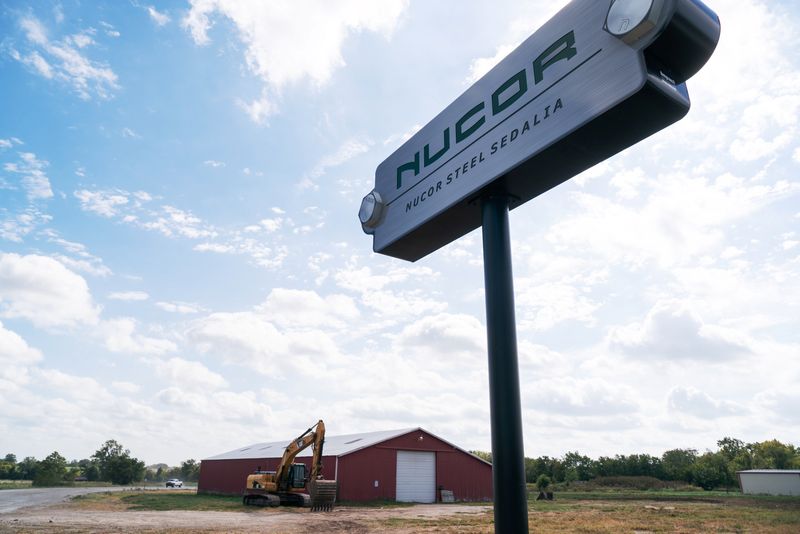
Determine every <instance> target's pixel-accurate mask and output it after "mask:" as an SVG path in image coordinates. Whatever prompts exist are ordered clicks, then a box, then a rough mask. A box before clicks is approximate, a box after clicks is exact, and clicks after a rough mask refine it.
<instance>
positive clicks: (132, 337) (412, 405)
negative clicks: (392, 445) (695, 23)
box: [0, 0, 800, 465]
mask: <svg viewBox="0 0 800 534" xmlns="http://www.w3.org/2000/svg"><path fill="white" fill-rule="evenodd" d="M708 3H709V5H710V7H712V8H713V9H714V10H715V11H716V12H717V13H718V14H719V16H720V19H721V21H722V36H721V40H720V43H719V46H718V48H717V50H716V52H715V54H714V55H713V57H712V58H711V60H710V61H709V63H708V64H707V65H706V66H705V67H704V68H703V69H702V70H701V71H700V72H699V73H698V74H697V75H696V76H694V77H693V78H692V79H691V80H689V82H688V83H687V86H688V90H689V94H690V96H691V99H692V109H691V110H690V112H689V114H688V115H687V116H686V117H685V118H684V119H683V120H681V121H680V122H678V123H676V124H675V125H673V126H671V127H669V128H667V129H665V130H663V131H661V132H659V133H657V134H655V135H653V136H652V137H650V138H648V139H646V140H644V141H642V142H640V143H638V144H637V145H635V146H634V147H631V148H629V149H627V150H625V151H623V152H622V153H620V154H618V155H616V156H614V157H612V158H610V159H608V160H606V161H605V162H602V163H600V164H598V165H596V166H595V167H593V168H591V169H589V170H587V171H585V172H584V173H582V174H580V175H578V176H576V177H574V178H573V179H571V180H570V181H568V182H566V183H564V184H562V185H560V186H558V187H556V188H555V189H553V190H551V191H549V192H547V193H546V194H544V195H542V196H540V197H537V198H536V199H533V200H532V201H530V202H528V203H527V204H525V205H523V206H521V207H519V208H517V209H515V210H513V211H512V212H511V214H510V223H511V237H512V254H513V267H514V284H515V291H516V313H517V329H518V343H519V360H520V383H521V393H522V408H523V431H524V444H525V452H526V455H527V456H530V457H535V456H540V455H550V456H562V455H563V454H564V453H566V452H568V451H579V452H580V453H583V454H586V455H589V456H592V457H597V456H600V455H606V456H610V455H615V454H630V453H650V454H656V455H660V454H661V453H663V452H664V451H665V450H669V449H673V448H689V447H691V448H695V449H698V450H699V451H701V452H702V451H704V450H706V449H712V450H714V449H715V448H716V441H717V440H718V439H721V438H722V437H725V436H731V437H736V438H739V439H742V440H745V441H749V442H752V441H763V440H766V439H772V438H776V439H779V440H781V441H784V442H790V443H794V444H795V445H800V440H798V438H797V436H798V435H799V434H798V429H799V428H800V410H798V409H797V407H798V406H800V357H799V356H800V297H799V296H800V202H798V200H800V181H799V180H798V170H799V169H800V138H799V137H798V131H799V126H798V117H799V116H800V55H798V54H797V50H798V46H799V45H800V42H798V41H799V40H800V8H799V7H798V6H797V4H796V3H795V2H792V1H789V0H785V1H769V2H766V1H760V0H713V1H712V0H709V2H708ZM564 4H565V2H550V1H544V0H531V1H526V2H520V1H519V0H493V1H492V2H487V1H478V0H470V1H464V0H438V1H436V2H427V1H422V0H382V1H381V2H374V1H372V0H336V1H322V0H318V1H314V0H305V1H299V0H285V1H284V0H270V1H268V2H262V1H258V0H248V1H245V0H188V1H187V0H180V1H174V2H157V3H153V4H150V3H147V2H146V1H136V0H133V1H116V0H114V1H111V0H108V1H98V2H89V1H77V0H74V1H69V0H62V1H43V2H14V1H9V0H0V454H3V455H4V454H6V453H14V454H16V455H17V457H19V458H22V457H24V456H36V457H37V458H42V457H44V456H46V455H47V454H49V453H50V452H52V451H54V450H57V451H59V452H60V453H61V454H62V455H64V456H66V457H67V458H70V459H72V458H86V457H89V456H90V455H91V454H92V453H93V452H94V451H95V450H97V449H98V448H99V447H100V445H101V444H102V443H103V442H104V441H106V440H108V439H115V440H117V441H119V442H120V443H122V444H123V445H124V446H125V447H127V448H129V449H130V450H131V454H133V455H134V456H136V457H137V458H140V459H143V460H145V461H146V462H147V463H148V464H151V463H156V462H166V463H169V464H171V465H177V464H178V463H179V462H180V461H182V460H185V459H187V458H195V459H201V458H206V457H209V456H213V455H215V454H218V453H221V452H224V451H228V450H231V449H235V448H237V447H240V446H243V445H247V444H251V443H255V442H260V441H276V440H281V439H287V440H288V439H290V438H292V437H294V436H296V435H297V434H299V433H300V432H302V431H303V430H305V429H306V428H308V427H309V426H311V425H312V424H314V423H315V422H316V421H317V420H318V419H323V420H324V421H325V423H326V426H327V429H328V432H329V433H330V434H331V435H339V434H349V433H358V432H369V431H375V430H389V429H401V428H416V427H422V428H424V429H426V430H428V431H430V432H432V433H434V434H436V435H439V436H441V437H443V438H444V439H446V440H448V441H450V442H452V443H454V444H456V445H458V446H460V447H462V448H464V449H480V450H489V449H490V447H491V445H490V423H489V394H488V379H487V374H488V366H487V356H486V329H485V310H484V294H483V266H482V249H481V236H480V232H479V231H476V232H472V233H470V234H468V235H466V236H464V237H462V238H460V239H458V240H457V241H455V242H453V243H451V244H450V245H448V246H446V247H444V248H442V249H440V250H439V251H436V252H435V253H433V254H430V255H429V256H427V257H425V258H423V259H421V260H419V261H417V262H415V263H409V262H405V261H402V260H397V259H393V258H388V257H385V256H381V255H378V254H375V253H373V252H372V239H371V237H369V236H367V235H365V234H364V233H363V232H362V230H361V226H360V223H359V221H358V217H357V212H358V208H359V205H360V202H361V198H362V197H363V196H364V195H365V194H366V193H368V192H369V191H370V190H371V189H372V187H373V184H374V173H375V168H376V167H377V166H378V164H380V162H381V161H383V160H384V159H385V158H386V157H388V156H389V155H390V154H391V153H392V152H393V151H394V150H396V149H397V148H398V147H399V146H400V145H401V144H402V143H403V142H404V141H405V140H406V139H408V138H409V137H410V136H411V135H413V133H414V132H416V131H417V130H418V129H419V128H420V127H421V126H423V125H425V124H426V123H427V122H428V121H430V120H431V119H432V118H433V117H434V116H435V115H436V114H438V113H439V112H440V111H441V110H442V109H444V108H445V107H446V106H447V105H448V104H449V103H450V102H452V101H453V100H454V99H455V98H456V97H457V96H459V95H460V94H461V93H463V92H464V91H465V90H466V89H467V88H468V87H469V86H470V85H471V84H472V83H473V82H474V81H475V80H477V79H478V78H480V76H482V74H483V73H485V72H486V71H487V70H488V69H490V68H491V67H492V66H493V65H494V64H496V63H497V62H498V61H499V60H500V59H502V58H503V57H504V56H505V55H506V54H507V53H508V52H510V51H511V50H513V48H514V47H516V46H517V45H518V44H519V43H520V42H522V40H524V39H525V38H526V37H527V36H529V35H530V34H531V33H533V32H534V31H535V30H536V28H538V27H539V26H540V25H541V24H543V23H544V22H545V21H546V20H548V19H549V18H550V17H551V16H552V15H553V14H554V13H555V12H557V11H558V9H560V7H561V6H562V5H564Z"/></svg>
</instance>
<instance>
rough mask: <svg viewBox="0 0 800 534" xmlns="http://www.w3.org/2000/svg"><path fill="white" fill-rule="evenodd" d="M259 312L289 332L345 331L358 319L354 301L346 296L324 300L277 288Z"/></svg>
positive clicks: (308, 292)
mask: <svg viewBox="0 0 800 534" xmlns="http://www.w3.org/2000/svg"><path fill="white" fill-rule="evenodd" d="M256 311H258V312H260V313H262V314H264V317H265V318H266V319H268V320H270V321H272V322H274V323H275V324H279V325H281V326H284V327H287V328H293V327H294V328H296V327H301V328H308V327H329V328H332V329H339V328H346V327H347V325H348V324H349V323H352V322H354V321H356V320H358V318H359V315H360V313H359V311H358V308H357V307H356V305H355V303H354V302H353V300H352V299H351V298H350V297H348V296H345V295H328V296H326V297H324V298H323V297H321V296H320V295H319V294H317V293H316V292H314V291H305V290H297V289H283V288H275V289H273V290H272V291H270V294H269V296H268V297H267V299H266V300H265V301H264V302H263V303H262V304H261V305H259V306H257V307H256Z"/></svg>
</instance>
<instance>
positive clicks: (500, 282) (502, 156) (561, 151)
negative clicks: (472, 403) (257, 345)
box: [358, 0, 720, 534]
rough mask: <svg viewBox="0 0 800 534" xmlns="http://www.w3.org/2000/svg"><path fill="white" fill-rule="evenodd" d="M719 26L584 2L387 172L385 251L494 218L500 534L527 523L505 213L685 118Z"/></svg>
mask: <svg viewBox="0 0 800 534" xmlns="http://www.w3.org/2000/svg"><path fill="white" fill-rule="evenodd" d="M719 34H720V22H719V18H718V17H717V15H716V14H715V13H714V12H713V11H712V10H711V9H709V8H708V7H707V6H706V5H705V4H703V3H702V2H701V1H700V0H573V1H572V2H570V3H568V4H567V5H566V6H565V7H564V8H563V9H562V10H561V11H559V12H558V13H557V14H556V15H555V16H553V17H552V18H551V19H550V20H549V21H547V22H546V23H545V24H544V25H543V26H542V27H541V28H539V29H538V30H536V32H535V33H534V34H533V35H531V36H530V37H528V39H526V40H525V41H524V42H523V43H522V44H521V45H520V46H519V47H517V48H516V49H515V50H514V51H512V52H511V53H510V54H509V55H508V56H506V58H505V59H503V60H502V61H501V62H500V63H498V64H497V65H496V66H495V67H494V68H493V69H492V70H490V71H489V72H488V73H487V74H486V75H484V76H483V77H482V78H481V79H480V80H478V81H477V82H475V83H474V84H473V85H472V86H471V87H470V88H469V89H467V90H466V91H465V92H464V93H463V94H462V95H461V96H459V97H458V98H456V99H455V100H454V101H453V102H452V103H451V104H450V105H449V106H447V107H446V108H445V109H444V110H443V111H442V112H441V113H439V114H438V115H437V116H436V117H435V118H434V119H433V120H431V121H430V122H429V123H428V124H427V125H426V126H425V127H423V128H422V129H421V130H419V131H418V132H417V133H416V134H415V135H414V136H413V137H411V138H410V139H409V140H408V141H406V142H405V143H404V144H403V145H402V146H401V147H400V148H399V149H397V150H396V151H395V152H394V153H392V154H391V155H389V157H388V158H386V160H384V161H383V162H382V163H381V164H380V165H379V166H378V168H377V169H376V172H375V187H374V189H373V190H372V191H371V192H370V193H368V194H367V195H366V196H365V197H364V199H363V201H362V203H361V207H360V210H359V214H358V216H359V221H360V223H361V227H362V229H363V230H364V232H365V233H367V234H369V235H372V237H373V250H374V251H375V252H377V253H379V254H385V255H388V256H393V257H396V258H400V259H404V260H408V261H416V260H418V259H420V258H422V257H424V256H426V255H428V254H430V253H431V252H433V251H435V250H438V249H439V248H441V247H443V246H444V245H446V244H448V243H450V242H451V241H454V240H455V239H458V238H459V237H461V236H463V235H464V234H466V233H468V232H470V231H472V230H474V229H475V228H477V227H479V226H481V227H482V229H483V257H484V279H485V284H486V322H487V335H488V341H489V343H488V352H489V354H488V359H489V396H490V403H491V427H492V457H493V484H494V518H495V532H498V533H513V534H518V533H524V532H527V531H528V516H527V495H526V488H525V472H524V457H523V454H524V450H523V446H522V444H523V441H522V417H521V407H520V390H519V368H518V363H517V345H516V323H515V319H514V291H513V277H512V270H511V247H510V238H509V231H508V212H509V210H510V209H515V208H517V207H519V206H520V205H522V204H524V203H525V202H527V201H528V200H531V199H532V198H534V197H536V196H539V195H541V194H542V193H544V192H545V191H547V190H549V189H551V188H553V187H555V186H557V185H558V184H560V183H562V182H564V181H566V180H568V179H570V178H571V177H573V176H575V175H576V174H578V173H580V172H582V171H583V170H585V169H587V168H589V167H591V166H593V165H595V164H596V163H599V162H600V161H603V160H604V159H606V158H608V157H610V156H612V155H614V154H616V153H618V152H620V151H622V150H624V149H626V148H628V147H629V146H631V145H633V144H635V143H637V142H639V141H641V140H642V139H645V138H646V137H648V136H650V135H652V134H654V133H656V132H657V131H659V130H661V129H663V128H665V127H667V126H669V125H670V124H672V123H674V122H676V121H678V120H680V119H681V118H683V117H684V116H685V115H686V113H688V111H689V107H690V100H689V93H688V90H687V88H686V83H685V82H686V80H687V79H689V78H690V77H691V76H693V75H694V74H695V73H697V72H698V71H699V70H700V68H701V67H702V66H703V65H704V64H705V63H706V62H707V61H708V59H709V58H710V57H711V54H712V53H713V51H714V49H715V47H716V45H717V42H718V41H719Z"/></svg>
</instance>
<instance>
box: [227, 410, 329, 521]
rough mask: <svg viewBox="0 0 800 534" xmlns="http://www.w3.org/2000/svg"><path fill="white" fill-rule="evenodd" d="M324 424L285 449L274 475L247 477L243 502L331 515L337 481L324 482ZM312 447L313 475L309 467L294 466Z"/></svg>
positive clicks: (257, 473) (258, 474)
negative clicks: (307, 471)
mask: <svg viewBox="0 0 800 534" xmlns="http://www.w3.org/2000/svg"><path fill="white" fill-rule="evenodd" d="M324 443H325V423H323V422H322V420H321V419H320V420H319V422H317V424H316V425H314V426H312V427H311V428H309V429H308V430H306V431H305V432H303V433H302V434H300V436H298V437H297V438H295V439H294V440H292V441H291V443H289V445H287V446H286V449H285V450H284V451H283V457H282V458H281V463H280V464H278V467H277V469H276V470H275V471H261V469H260V468H259V470H257V471H256V472H254V473H252V474H250V475H248V476H247V486H246V487H245V489H244V496H243V499H242V500H243V502H244V504H246V505H254V506H281V505H283V506H304V507H311V511H312V512H316V511H331V510H333V503H334V501H336V481H335V480H324V479H323V478H322V473H321V472H322V445H323V444H324ZM308 447H313V449H312V450H313V455H312V459H311V472H310V473H309V474H308V476H306V465H305V464H302V463H298V464H296V463H293V461H294V459H295V458H296V457H297V455H298V454H300V452H301V451H303V450H304V449H306V448H308Z"/></svg>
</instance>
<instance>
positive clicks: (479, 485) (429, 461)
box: [197, 428, 492, 503]
mask: <svg viewBox="0 0 800 534" xmlns="http://www.w3.org/2000/svg"><path fill="white" fill-rule="evenodd" d="M289 441H290V440H288V439H287V440H283V441H275V442H269V443H256V444H253V445H248V446H245V447H240V448H238V449H235V450H232V451H229V452H226V453H223V454H218V455H216V456H212V457H211V458H206V459H204V460H202V462H201V463H200V480H199V482H198V484H197V492H198V493H221V494H231V495H241V494H242V490H244V486H245V481H246V480H247V475H248V474H250V473H252V472H253V471H255V470H257V469H263V470H271V469H275V467H276V466H277V465H278V463H279V462H280V458H281V455H282V454H283V450H284V448H285V447H286V445H287V444H288V443H289ZM295 462H303V463H306V464H307V465H308V464H310V462H311V450H310V449H307V450H305V451H303V452H302V453H300V454H299V455H298V457H297V459H296V460H295ZM322 464H323V467H322V475H323V477H324V478H327V479H335V480H337V481H338V496H337V500H339V501H372V500H396V501H402V502H423V503H432V502H441V501H442V495H443V494H444V495H445V496H447V498H448V500H450V499H451V498H452V499H453V500H455V501H490V500H491V499H492V465H491V464H490V463H488V462H486V461H485V460H482V459H481V458H478V457H477V456H475V455H473V454H470V453H469V452H467V451H466V450H464V449H461V448H459V447H457V446H455V445H453V444H451V443H449V442H447V441H445V440H444V439H442V438H440V437H437V436H435V435H433V434H431V433H430V432H427V431H426V430H423V429H422V428H412V429H403V430H386V431H380V432H367V433H362V434H349V435H345V436H327V437H326V438H325V445H324V448H323V457H322ZM451 495H452V497H450V496H451Z"/></svg>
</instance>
